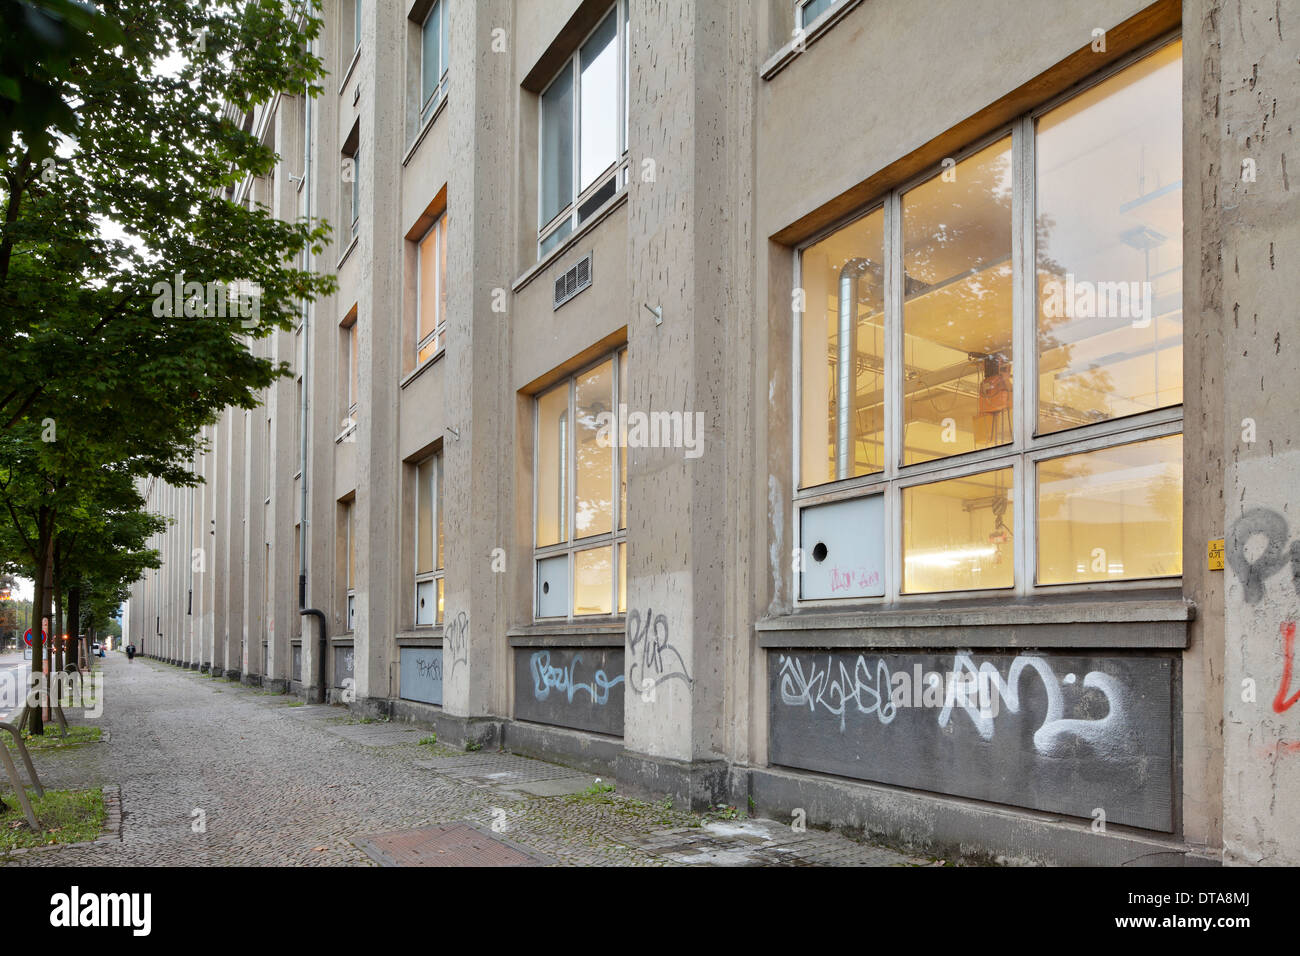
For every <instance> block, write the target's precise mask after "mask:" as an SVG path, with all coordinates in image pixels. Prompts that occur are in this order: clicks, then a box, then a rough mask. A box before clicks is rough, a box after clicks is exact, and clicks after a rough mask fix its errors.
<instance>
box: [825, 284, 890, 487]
mask: <svg viewBox="0 0 1300 956" xmlns="http://www.w3.org/2000/svg"><path fill="white" fill-rule="evenodd" d="M868 272H872V273H874V274H879V273H880V266H879V265H878V264H876V263H874V262H872V261H871V260H870V259H850V260H849V261H848V262H846V263H844V268H842V269H841V270H840V282H839V334H838V335H837V336H836V346H837V347H838V350H839V354H838V356H837V358H836V362H835V480H836V481H840V480H842V479H844V478H852V477H853V393H854V390H855V388H856V385H857V357H858V308H857V303H858V280H859V279H861V278H862V276H864V275H866V274H867V273H868Z"/></svg>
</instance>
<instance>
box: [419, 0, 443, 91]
mask: <svg viewBox="0 0 1300 956" xmlns="http://www.w3.org/2000/svg"><path fill="white" fill-rule="evenodd" d="M440 19H441V12H440V10H439V8H438V7H434V9H433V10H432V11H431V12H430V13H429V16H428V18H427V19H426V20H425V21H424V27H423V29H422V30H421V31H420V32H421V36H420V103H421V104H422V105H423V104H424V103H426V102H428V100H429V97H431V96H433V91H434V90H436V89H437V88H438V78H439V77H440V76H442V70H441V69H440V68H439V65H438V53H439V51H440V49H441V34H442V30H441V29H440V23H439V20H440Z"/></svg>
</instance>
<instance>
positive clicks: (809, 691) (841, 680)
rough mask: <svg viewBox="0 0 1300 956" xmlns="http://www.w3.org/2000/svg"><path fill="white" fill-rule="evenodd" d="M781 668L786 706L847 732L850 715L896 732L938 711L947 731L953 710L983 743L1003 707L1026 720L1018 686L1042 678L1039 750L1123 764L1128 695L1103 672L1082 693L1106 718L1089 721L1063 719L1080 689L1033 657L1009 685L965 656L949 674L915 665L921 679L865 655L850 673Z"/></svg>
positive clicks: (1017, 665)
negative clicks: (830, 720) (1070, 746)
mask: <svg viewBox="0 0 1300 956" xmlns="http://www.w3.org/2000/svg"><path fill="white" fill-rule="evenodd" d="M780 665H781V670H780V691H781V702H782V703H783V704H786V705H789V706H792V707H807V708H808V709H809V711H810V712H815V711H816V710H817V709H818V708H819V707H820V708H821V709H822V710H824V711H826V712H827V713H829V714H831V715H833V716H835V717H838V718H839V723H840V730H841V732H842V731H843V730H844V729H845V726H846V715H847V714H848V713H850V712H851V710H856V711H857V712H858V713H860V714H867V715H871V714H874V715H875V717H876V719H877V720H878V721H879V722H880V723H881V724H890V723H892V722H893V720H894V718H895V717H896V716H897V715H898V711H899V709H900V708H905V707H913V706H915V707H922V706H925V707H934V708H936V709H938V710H939V714H938V724H939V726H940V727H941V728H946V727H947V726H948V724H949V723H950V722H951V720H952V715H953V711H954V710H960V711H963V712H964V713H965V714H966V715H967V716H968V717H970V719H971V723H972V724H973V725H974V727H975V730H976V732H977V733H978V734H979V735H980V736H981V737H982V738H983V739H985V740H991V739H992V738H993V731H994V722H995V718H996V717H997V716H998V713H999V711H1000V709H1001V707H1005V708H1006V709H1007V710H1009V711H1010V712H1011V713H1013V714H1015V713H1020V711H1021V703H1022V699H1021V697H1020V678H1021V676H1022V675H1023V674H1024V672H1025V670H1026V669H1030V670H1032V671H1033V672H1034V673H1035V674H1037V675H1038V678H1039V680H1040V681H1041V683H1042V685H1043V691H1044V693H1045V694H1046V695H1047V712H1046V714H1045V715H1044V717H1043V722H1042V723H1041V724H1040V725H1039V726H1038V728H1037V730H1035V731H1034V749H1035V750H1037V751H1038V752H1039V753H1041V754H1044V755H1047V756H1054V755H1057V754H1059V753H1060V750H1061V746H1062V743H1063V742H1064V741H1066V739H1067V738H1070V739H1077V740H1082V741H1084V742H1086V743H1088V744H1090V745H1092V746H1093V747H1094V748H1096V749H1097V750H1098V751H1099V752H1100V753H1101V754H1103V755H1106V756H1113V757H1115V758H1121V757H1123V756H1124V755H1125V754H1126V753H1127V749H1126V745H1127V741H1126V734H1125V732H1124V724H1125V706H1124V688H1123V686H1122V685H1121V684H1120V683H1119V681H1117V680H1115V678H1113V677H1111V676H1110V675H1109V674H1106V673H1104V672H1102V671H1089V672H1088V673H1087V674H1085V675H1084V677H1083V681H1082V685H1081V686H1083V687H1085V688H1089V689H1092V690H1095V691H1098V692H1099V693H1100V694H1101V695H1102V696H1103V697H1104V698H1105V701H1106V705H1107V711H1106V714H1105V716H1103V717H1099V718H1096V719H1086V720H1085V719H1079V718H1073V717H1066V716H1065V695H1064V693H1063V691H1062V688H1061V685H1062V683H1065V684H1074V682H1075V680H1076V678H1075V675H1074V674H1066V675H1065V678H1064V681H1062V680H1059V679H1058V678H1057V676H1056V674H1055V672H1054V671H1053V670H1052V667H1051V665H1050V664H1049V663H1048V662H1047V660H1046V659H1045V658H1043V657H1039V656H1036V655H1033V654H1022V655H1021V656H1019V657H1017V658H1015V659H1014V660H1013V661H1012V662H1011V666H1010V668H1009V670H1008V672H1007V676H1006V678H1005V679H1004V678H1003V676H1002V673H1001V671H999V670H998V668H997V666H996V665H995V664H993V663H992V662H990V661H985V662H984V663H982V664H980V665H979V666H978V667H976V665H975V662H974V661H973V660H972V659H971V657H970V656H969V655H966V654H958V655H956V656H955V657H954V658H953V662H952V667H951V668H950V669H949V670H948V671H947V672H946V674H940V673H938V672H934V671H931V672H929V673H927V674H924V675H923V674H922V667H921V665H920V664H917V665H916V667H915V669H914V671H915V678H913V677H912V676H911V675H910V674H908V672H907V671H906V670H899V671H896V672H894V673H893V674H891V673H890V670H889V667H888V665H887V664H886V663H885V661H884V659H883V658H879V657H878V658H876V660H875V664H874V666H872V664H871V663H870V662H869V661H868V659H867V658H866V657H865V656H863V655H861V654H859V655H858V656H857V659H856V661H855V662H854V663H853V666H852V667H851V668H850V666H849V665H848V663H847V661H846V660H845V659H843V658H841V659H840V660H839V661H836V660H835V659H833V658H832V657H831V655H827V657H826V661H825V665H824V666H822V665H821V664H820V663H819V661H818V659H817V658H815V657H811V656H810V657H808V658H806V659H800V658H799V657H796V656H795V655H782V656H781V658H780ZM923 688H924V694H923V693H922V691H923Z"/></svg>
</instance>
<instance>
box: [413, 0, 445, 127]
mask: <svg viewBox="0 0 1300 956" xmlns="http://www.w3.org/2000/svg"><path fill="white" fill-rule="evenodd" d="M434 16H437V17H438V79H437V82H436V83H435V84H434V87H433V89H432V90H431V91H430V93H429V95H428V97H427V98H426V97H425V96H424V80H425V70H426V69H427V68H428V64H427V63H425V58H424V31H425V29H426V28H428V26H429V22H430V21H431V20H432V19H433V18H434ZM418 29H419V33H420V80H419V82H420V85H419V86H418V87H417V88H416V99H417V100H418V101H419V103H420V109H419V116H420V124H419V125H420V126H423V125H424V124H425V123H427V122H428V121H429V118H430V117H431V116H432V115H433V111H434V110H435V109H437V107H438V104H439V103H440V102H441V101H442V98H443V96H445V95H446V93H447V62H446V61H447V60H449V59H450V58H451V57H450V52H451V49H450V45H449V43H448V39H447V0H433V5H432V6H430V7H429V12H428V13H426V14H425V16H424V19H423V20H421V21H420V24H419V27H418ZM444 51H446V53H447V54H448V55H447V56H443V53H444Z"/></svg>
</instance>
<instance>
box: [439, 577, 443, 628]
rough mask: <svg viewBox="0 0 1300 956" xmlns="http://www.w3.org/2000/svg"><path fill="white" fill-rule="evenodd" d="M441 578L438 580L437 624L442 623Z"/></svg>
mask: <svg viewBox="0 0 1300 956" xmlns="http://www.w3.org/2000/svg"><path fill="white" fill-rule="evenodd" d="M442 603H443V602H442V578H438V623H439V624H441V623H442Z"/></svg>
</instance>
